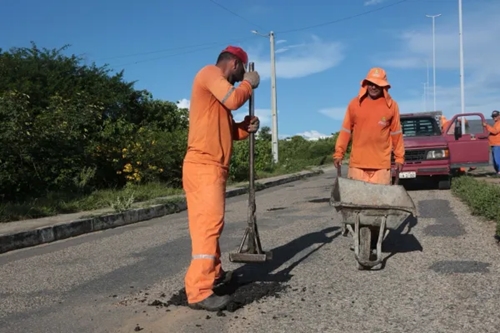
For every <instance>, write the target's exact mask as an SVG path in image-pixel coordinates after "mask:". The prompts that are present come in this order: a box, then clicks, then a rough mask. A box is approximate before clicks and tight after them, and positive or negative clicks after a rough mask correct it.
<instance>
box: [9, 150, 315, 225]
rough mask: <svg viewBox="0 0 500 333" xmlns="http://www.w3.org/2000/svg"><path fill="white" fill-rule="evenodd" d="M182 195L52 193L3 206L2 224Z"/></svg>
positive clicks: (150, 190)
mask: <svg viewBox="0 0 500 333" xmlns="http://www.w3.org/2000/svg"><path fill="white" fill-rule="evenodd" d="M324 160H325V158H318V159H315V160H313V161H306V160H304V161H293V162H290V163H289V162H285V163H281V164H280V165H278V166H277V167H276V168H275V169H274V170H273V171H272V172H260V171H256V178H257V179H263V178H269V177H274V176H279V175H284V174H289V173H294V172H298V171H302V170H306V169H310V168H311V167H312V166H318V165H322V164H323V162H324ZM244 183H247V182H246V181H245V182H233V183H228V186H235V185H242V184H244ZM179 194H183V190H182V189H178V188H168V187H166V186H165V185H163V184H161V183H149V184H144V185H132V186H127V187H126V188H124V189H120V190H99V191H95V192H93V193H91V194H89V195H78V194H74V193H70V194H68V193H49V194H48V195H47V196H46V197H44V198H37V199H33V200H30V201H27V202H21V203H1V204H0V223H6V222H13V221H20V220H27V219H35V218H42V217H49V216H55V215H58V214H71V213H79V212H84V211H92V210H99V209H108V210H112V211H117V212H121V211H125V210H127V209H130V208H132V207H134V206H136V205H137V203H140V204H139V207H146V206H149V205H153V204H163V203H167V202H171V201H172V200H174V201H175V199H171V198H165V197H167V196H173V195H179ZM91 215H93V214H91ZM86 216H88V215H86Z"/></svg>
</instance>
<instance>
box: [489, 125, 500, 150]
mask: <svg viewBox="0 0 500 333" xmlns="http://www.w3.org/2000/svg"><path fill="white" fill-rule="evenodd" d="M486 129H487V130H488V132H490V135H489V136H488V140H489V142H490V146H500V121H495V123H494V124H493V126H491V125H486Z"/></svg>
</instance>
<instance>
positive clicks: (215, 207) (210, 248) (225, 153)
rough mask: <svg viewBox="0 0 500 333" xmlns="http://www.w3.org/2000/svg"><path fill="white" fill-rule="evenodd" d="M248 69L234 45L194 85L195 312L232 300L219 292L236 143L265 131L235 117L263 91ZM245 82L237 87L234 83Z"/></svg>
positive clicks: (190, 195)
mask: <svg viewBox="0 0 500 333" xmlns="http://www.w3.org/2000/svg"><path fill="white" fill-rule="evenodd" d="M247 65H248V56H247V54H246V52H245V51H244V50H243V49H241V48H239V47H234V46H229V47H227V48H226V49H224V50H223V51H222V52H221V53H220V55H219V57H218V59H217V62H216V64H215V65H207V66H205V67H203V68H202V69H201V70H200V71H199V72H198V73H197V74H196V76H195V78H194V82H193V86H192V94H191V105H190V111H189V133H188V147H187V152H186V155H185V157H184V163H183V169H182V182H183V188H184V191H185V193H186V201H187V209H188V219H189V234H190V236H191V246H192V252H191V253H192V257H191V264H190V266H189V268H188V270H187V272H186V276H185V280H184V282H185V287H186V295H187V300H188V304H189V306H190V307H191V308H194V309H205V310H208V311H218V310H220V309H223V308H225V307H226V306H227V304H228V303H229V302H230V298H229V296H227V295H224V296H218V295H216V294H214V292H213V288H214V286H215V285H217V284H218V283H220V282H228V281H229V280H230V274H228V272H224V271H223V270H222V267H221V261H220V255H221V254H220V248H219V237H220V236H221V233H222V230H223V227H224V212H225V195H226V181H227V177H228V171H229V161H230V159H231V154H232V150H233V140H244V139H246V138H247V137H248V135H249V133H255V132H257V131H258V129H259V119H258V118H257V117H253V118H252V119H250V117H249V116H246V117H245V119H244V120H243V121H242V122H239V123H238V122H235V121H234V119H233V115H232V113H231V111H233V110H237V109H239V108H240V107H241V106H243V105H244V104H245V103H246V102H247V101H248V99H249V98H250V96H251V94H252V93H253V90H254V89H256V88H257V87H258V86H259V83H260V77H259V74H258V73H257V72H256V71H252V72H247V71H246V68H247ZM240 81H241V83H240V84H239V85H238V87H237V88H236V87H235V86H234V84H235V83H236V82H240Z"/></svg>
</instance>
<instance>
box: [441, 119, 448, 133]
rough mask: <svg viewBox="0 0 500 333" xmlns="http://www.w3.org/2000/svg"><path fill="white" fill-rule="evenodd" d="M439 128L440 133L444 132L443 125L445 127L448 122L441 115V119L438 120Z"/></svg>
mask: <svg viewBox="0 0 500 333" xmlns="http://www.w3.org/2000/svg"><path fill="white" fill-rule="evenodd" d="M439 120H440V121H439V126H440V127H441V132H443V131H444V125H446V123H447V122H448V120H447V119H446V117H445V116H444V115H443V116H441V118H440V119H439Z"/></svg>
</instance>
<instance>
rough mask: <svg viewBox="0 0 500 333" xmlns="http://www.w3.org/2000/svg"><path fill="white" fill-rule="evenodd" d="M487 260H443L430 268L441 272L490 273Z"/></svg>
mask: <svg viewBox="0 0 500 333" xmlns="http://www.w3.org/2000/svg"><path fill="white" fill-rule="evenodd" d="M489 266H490V264H489V263H487V262H481V261H474V260H470V261H468V260H443V261H436V262H435V263H433V264H432V265H431V266H430V267H429V269H431V270H433V271H434V272H436V273H439V274H453V273H455V274H457V273H458V274H466V273H489V269H488V267H489Z"/></svg>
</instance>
